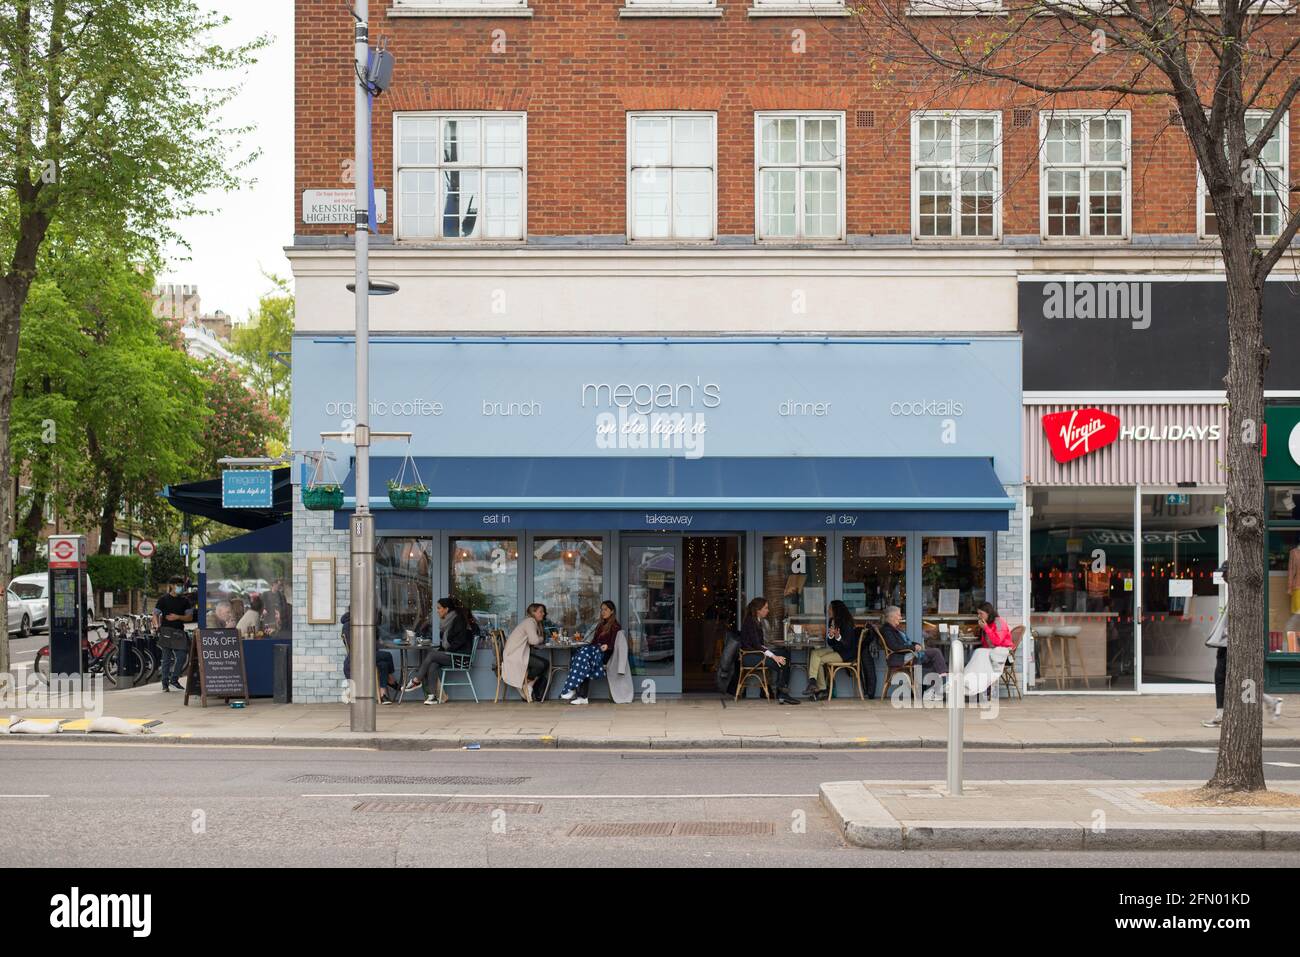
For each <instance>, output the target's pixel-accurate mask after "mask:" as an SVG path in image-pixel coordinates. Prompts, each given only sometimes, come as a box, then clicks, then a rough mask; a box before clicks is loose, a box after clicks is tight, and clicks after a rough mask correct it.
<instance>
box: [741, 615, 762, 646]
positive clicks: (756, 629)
mask: <svg viewBox="0 0 1300 957" xmlns="http://www.w3.org/2000/svg"><path fill="white" fill-rule="evenodd" d="M740 647H741V648H743V649H744V650H745V651H763V650H764V649H765V648H767V645H765V644H764V643H763V626H762V625H760V624H759V623H758V619H757V618H746V619H745V623H744V624H743V625H741V626H740Z"/></svg>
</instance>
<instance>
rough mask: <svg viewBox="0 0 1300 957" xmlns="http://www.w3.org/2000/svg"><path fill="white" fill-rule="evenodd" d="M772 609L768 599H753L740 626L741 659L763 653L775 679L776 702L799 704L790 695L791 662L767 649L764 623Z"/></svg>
mask: <svg viewBox="0 0 1300 957" xmlns="http://www.w3.org/2000/svg"><path fill="white" fill-rule="evenodd" d="M771 610H772V609H771V607H770V606H769V605H768V603H767V599H766V598H762V597H759V598H755V599H753V600H752V601H751V602H750V603H749V605H748V607H747V608H746V609H745V621H744V623H743V624H742V625H741V626H740V650H741V658H742V660H743V658H744V652H746V651H761V652H762V653H763V657H765V658H766V659H767V660H768V662H769V664H768V668H769V670H771V671H772V673H773V676H774V678H775V684H776V688H775V689H774V691H775V696H776V700H777V701H779V702H780V703H781V704H798V703H799V699H798V698H796V697H794V695H792V694H790V692H789V690H788V689H789V687H790V662H789V660H787V659H786V658H784V657H783V656H781V655H778V654H776V653H775V652H774V651H772V649H771V648H769V647H767V633H766V631H765V630H764V628H763V623H764V621H765V620H766V619H767V616H768V614H769V612H771Z"/></svg>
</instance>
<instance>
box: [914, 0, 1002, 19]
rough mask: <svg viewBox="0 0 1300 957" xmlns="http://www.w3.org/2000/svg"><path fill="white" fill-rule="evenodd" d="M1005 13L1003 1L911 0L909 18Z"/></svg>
mask: <svg viewBox="0 0 1300 957" xmlns="http://www.w3.org/2000/svg"><path fill="white" fill-rule="evenodd" d="M1002 12H1003V6H1002V0H910V2H909V3H908V5H907V15H908V16H909V17H970V16H977V15H979V14H997V13H1002Z"/></svg>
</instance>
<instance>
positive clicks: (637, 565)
mask: <svg viewBox="0 0 1300 957" xmlns="http://www.w3.org/2000/svg"><path fill="white" fill-rule="evenodd" d="M622 551H623V561H622V565H623V576H622V577H623V587H624V592H623V607H622V608H620V609H619V614H620V615H621V617H622V622H623V628H624V630H625V631H626V632H627V640H628V655H629V658H630V663H631V665H632V674H633V676H634V679H635V681H636V689H637V691H638V692H640V691H641V690H642V687H641V686H642V682H643V681H644V680H645V679H647V678H649V679H651V680H653V681H654V687H655V690H656V691H657V692H659V693H663V694H680V693H681V690H682V655H681V583H680V580H679V579H680V575H679V572H680V569H681V560H682V540H681V538H680V537H658V536H656V537H653V538H633V537H628V536H624V538H623V541H622Z"/></svg>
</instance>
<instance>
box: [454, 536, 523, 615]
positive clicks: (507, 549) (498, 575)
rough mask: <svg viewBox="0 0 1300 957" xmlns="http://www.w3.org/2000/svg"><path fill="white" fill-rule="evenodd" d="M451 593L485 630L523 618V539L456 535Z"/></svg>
mask: <svg viewBox="0 0 1300 957" xmlns="http://www.w3.org/2000/svg"><path fill="white" fill-rule="evenodd" d="M449 551H450V562H449V567H450V569H451V576H450V577H451V593H452V595H453V596H454V597H456V598H459V599H460V600H461V601H462V602H464V603H465V605H466V606H467V607H468V608H469V609H470V611H472V612H473V613H474V617H475V618H476V619H477V620H478V622H479V624H480V625H481V626H482V627H483V628H485V629H491V628H502V629H505V630H506V631H509V630H510V629H512V628H514V626H515V625H516V624H517V623H518V621H519V542H518V540H517V539H514V538H468V537H467V538H453V539H451V540H450V543H449Z"/></svg>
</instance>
